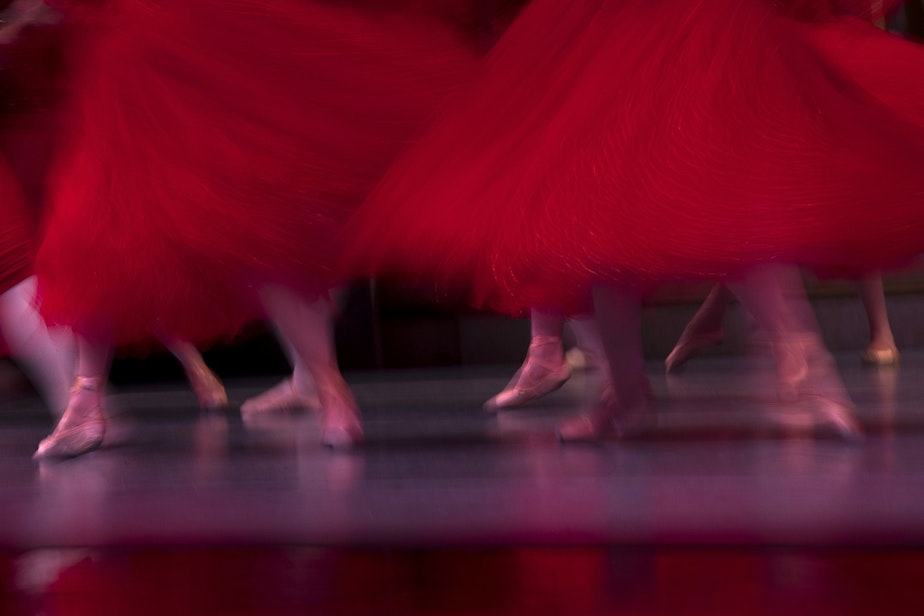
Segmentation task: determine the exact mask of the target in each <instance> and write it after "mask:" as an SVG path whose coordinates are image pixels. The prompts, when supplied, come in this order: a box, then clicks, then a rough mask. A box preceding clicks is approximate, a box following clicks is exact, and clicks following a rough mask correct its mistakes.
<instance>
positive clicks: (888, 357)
mask: <svg viewBox="0 0 924 616" xmlns="http://www.w3.org/2000/svg"><path fill="white" fill-rule="evenodd" d="M900 359H901V355H900V354H899V352H898V349H896V348H894V347H893V348H890V349H872V348H870V349H866V350H865V351H863V353H861V354H860V361H862V362H863V364H864V365H867V366H879V367H887V366H897V365H898V363H899V361H900Z"/></svg>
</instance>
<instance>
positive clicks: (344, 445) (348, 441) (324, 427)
mask: <svg viewBox="0 0 924 616" xmlns="http://www.w3.org/2000/svg"><path fill="white" fill-rule="evenodd" d="M325 398H326V402H325V404H324V407H322V409H321V444H322V445H324V446H325V447H329V448H331V449H350V448H352V447H355V446H356V445H359V444H360V443H362V442H363V439H364V434H363V425H362V420H361V419H360V415H359V410H358V409H357V407H356V403H355V402H354V401H353V397H352V396H350V395H349V394H347V395H346V396H343V395H334V396H325Z"/></svg>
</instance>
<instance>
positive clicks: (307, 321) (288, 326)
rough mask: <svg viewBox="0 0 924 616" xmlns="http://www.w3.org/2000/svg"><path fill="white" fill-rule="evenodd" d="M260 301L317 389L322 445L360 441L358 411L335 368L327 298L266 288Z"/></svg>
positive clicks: (361, 435)
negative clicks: (307, 296)
mask: <svg viewBox="0 0 924 616" xmlns="http://www.w3.org/2000/svg"><path fill="white" fill-rule="evenodd" d="M261 298H262V300H263V304H264V307H265V308H266V311H267V314H268V315H269V316H270V318H272V320H273V322H274V324H275V325H276V327H277V328H278V330H279V332H280V333H281V334H282V336H283V337H284V338H285V339H286V340H288V341H289V343H290V344H291V345H292V348H293V350H294V351H295V354H296V355H297V356H298V358H299V359H300V360H301V361H302V363H303V365H304V367H305V369H306V370H307V371H308V373H309V374H310V375H311V378H312V379H313V380H314V383H315V385H316V387H317V391H318V397H319V399H320V403H321V441H322V443H324V444H325V445H328V446H330V447H335V448H339V447H350V446H352V445H354V444H357V443H359V442H360V441H362V439H363V429H362V423H361V420H360V415H359V409H358V408H357V406H356V401H355V400H354V399H353V395H352V394H351V393H350V389H349V387H348V386H347V384H346V381H344V379H343V376H342V375H341V374H340V368H339V367H338V366H337V358H336V351H335V347H334V337H333V327H332V325H331V315H332V309H333V308H332V304H331V300H330V297H329V296H328V295H327V294H324V295H322V296H320V297H316V298H306V297H304V296H302V295H300V294H298V293H296V292H294V291H291V290H289V289H286V288H283V287H278V286H269V287H265V288H264V289H263V290H262V292H261Z"/></svg>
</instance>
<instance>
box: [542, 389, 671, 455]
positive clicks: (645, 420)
mask: <svg viewBox="0 0 924 616" xmlns="http://www.w3.org/2000/svg"><path fill="white" fill-rule="evenodd" d="M635 389H636V390H635V392H634V393H633V394H630V395H629V396H627V398H629V401H628V402H627V403H622V402H620V400H619V399H618V398H617V395H616V392H615V390H614V389H613V386H612V385H611V384H609V385H607V386H606V387H605V389H604V392H603V395H602V396H601V400H600V401H599V403H598V405H597V407H596V408H594V409H592V410H589V411H584V412H581V413H579V414H578V415H576V416H574V417H570V418H568V419H566V420H565V421H563V422H562V423H560V424H559V425H558V427H557V428H556V430H555V432H556V434H557V435H558V440H559V441H561V442H562V443H569V442H578V443H579V442H595V441H599V440H602V439H604V438H606V437H607V436H614V437H616V438H622V437H624V436H626V435H628V434H629V433H631V432H634V431H636V430H638V429H641V428H643V427H645V426H646V425H648V424H650V423H652V422H653V421H654V420H655V419H656V415H655V406H656V401H655V397H654V392H652V390H651V385H650V384H649V383H648V380H647V379H644V380H643V381H642V382H640V383H639V385H638V387H636V388H635Z"/></svg>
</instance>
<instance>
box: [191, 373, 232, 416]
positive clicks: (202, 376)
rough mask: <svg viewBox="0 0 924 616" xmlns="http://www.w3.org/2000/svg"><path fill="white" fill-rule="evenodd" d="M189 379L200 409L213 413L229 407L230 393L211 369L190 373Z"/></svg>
mask: <svg viewBox="0 0 924 616" xmlns="http://www.w3.org/2000/svg"><path fill="white" fill-rule="evenodd" d="M188 377H189V384H190V386H191V387H192V390H193V393H194V394H195V395H196V401H197V402H198V403H199V408H201V409H202V410H206V411H212V410H218V409H223V408H225V407H226V406H228V392H227V391H226V390H225V386H224V385H222V383H221V380H220V379H219V378H218V376H217V375H216V374H215V373H214V372H212V371H211V370H210V369H209V368H207V367H204V366H203V367H202V368H197V369H196V370H194V371H193V372H190V373H189V375H188Z"/></svg>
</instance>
